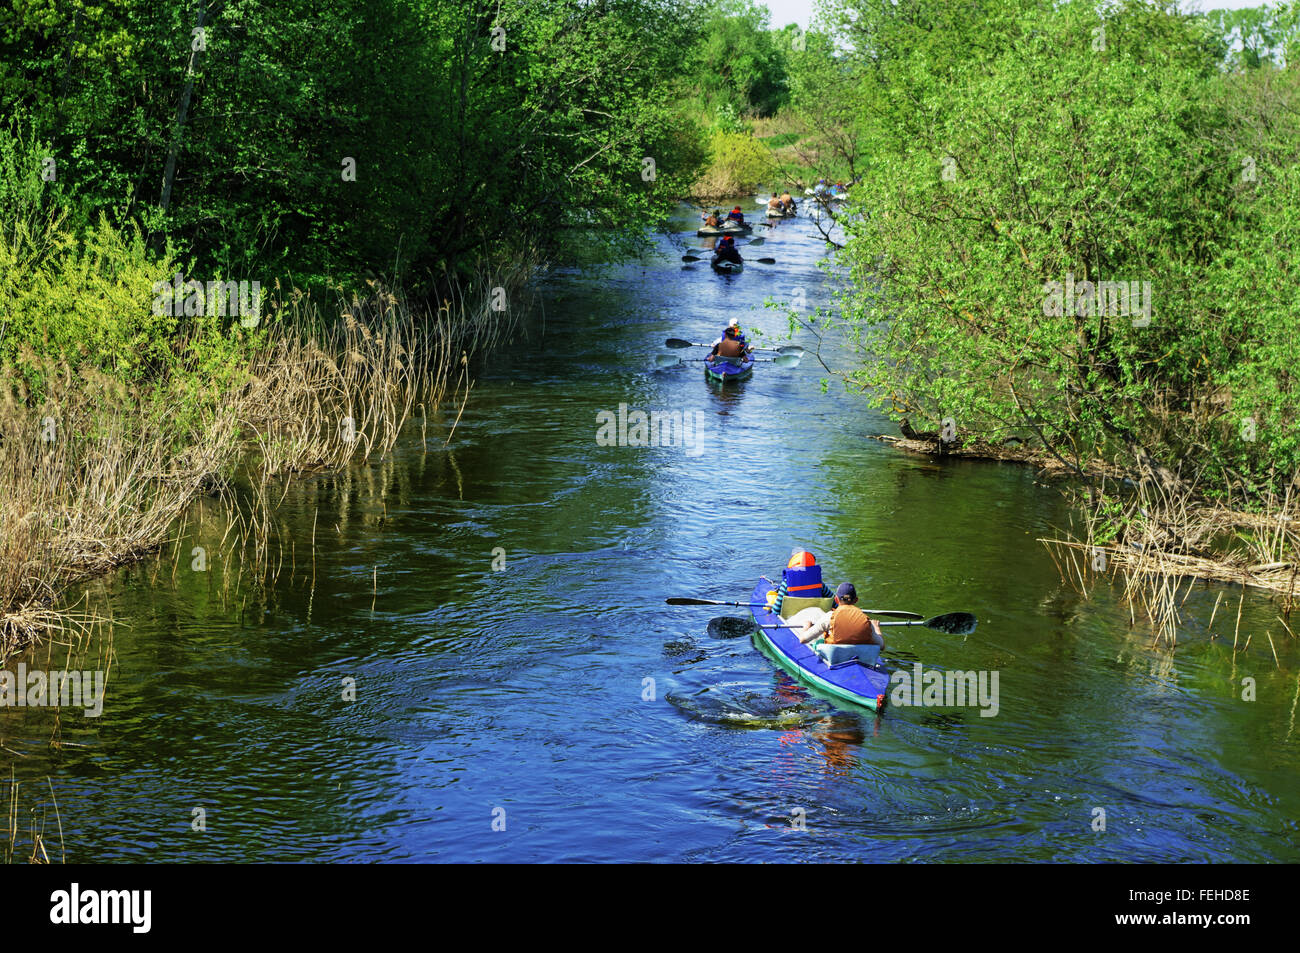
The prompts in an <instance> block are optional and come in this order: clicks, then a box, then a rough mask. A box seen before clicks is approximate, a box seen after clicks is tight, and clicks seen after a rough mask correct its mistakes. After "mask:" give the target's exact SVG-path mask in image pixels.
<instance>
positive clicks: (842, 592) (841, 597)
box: [799, 582, 885, 649]
mask: <svg viewBox="0 0 1300 953" xmlns="http://www.w3.org/2000/svg"><path fill="white" fill-rule="evenodd" d="M835 602H836V603H837V605H836V606H835V608H834V609H832V610H831V611H830V612H827V613H825V614H824V615H823V616H822V617H821V618H820V619H819V620H817V621H816V622H813V621H812V620H807V621H805V622H804V627H803V631H802V632H801V633H799V641H800V642H802V643H804V644H805V645H807V644H808V643H809V642H811V641H813V639H816V638H818V637H819V636H823V635H824V636H826V644H827V645H879V646H880V647H881V648H882V649H883V648H884V647H885V637H884V636H883V635H882V634H881V632H880V623H879V622H877V621H876V620H875V619H872V618H871V617H870V616H868V615H867V614H866V613H865V612H863V611H862V610H861V609H859V608H858V590H857V589H855V588H854V587H853V583H851V582H842V583H840V587H839V588H838V589H836V590H835Z"/></svg>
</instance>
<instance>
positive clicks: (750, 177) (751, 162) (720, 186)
mask: <svg viewBox="0 0 1300 953" xmlns="http://www.w3.org/2000/svg"><path fill="white" fill-rule="evenodd" d="M775 169H776V162H775V161H774V160H773V159H772V153H771V151H770V150H769V149H768V148H767V146H765V145H763V144H762V143H761V142H759V141H758V140H757V139H755V138H754V137H753V136H751V135H748V134H746V133H733V132H722V131H721V130H719V131H717V132H715V133H714V134H713V135H712V137H711V138H710V139H709V169H708V172H707V173H706V174H705V176H704V178H703V179H702V180H701V181H700V182H699V183H697V185H696V192H697V194H698V195H700V196H701V197H708V198H721V197H724V196H731V195H742V194H749V193H751V192H753V191H754V190H755V189H757V188H758V186H759V184H760V183H762V182H764V181H767V180H768V179H770V178H772V175H773V172H774V171H775Z"/></svg>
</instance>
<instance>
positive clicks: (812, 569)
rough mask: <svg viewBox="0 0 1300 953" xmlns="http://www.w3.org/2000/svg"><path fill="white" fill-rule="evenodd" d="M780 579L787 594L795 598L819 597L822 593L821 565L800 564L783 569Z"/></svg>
mask: <svg viewBox="0 0 1300 953" xmlns="http://www.w3.org/2000/svg"><path fill="white" fill-rule="evenodd" d="M781 580H782V581H783V582H784V583H785V591H786V594H787V595H790V596H793V597H794V598H796V599H820V598H821V595H822V567H821V566H800V567H798V568H795V569H783V570H782V571H781Z"/></svg>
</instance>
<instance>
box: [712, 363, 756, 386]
mask: <svg viewBox="0 0 1300 953" xmlns="http://www.w3.org/2000/svg"><path fill="white" fill-rule="evenodd" d="M736 360H740V359H739V358H737V359H736ZM753 374H754V359H753V358H752V357H749V358H746V359H745V360H744V361H743V362H741V363H739V364H735V363H732V362H731V361H729V360H727V359H726V358H719V359H718V360H716V361H710V360H708V359H705V361H704V376H705V377H706V378H708V379H709V380H711V381H714V382H716V383H719V384H725V383H727V382H728V381H744V380H749V378H750V377H752V376H753Z"/></svg>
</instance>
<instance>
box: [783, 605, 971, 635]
mask: <svg viewBox="0 0 1300 953" xmlns="http://www.w3.org/2000/svg"><path fill="white" fill-rule="evenodd" d="M863 611H864V612H867V615H871V613H870V612H869V611H867V610H863ZM880 614H881V615H883V614H884V613H880ZM880 625H882V626H886V625H920V626H924V627H925V628H927V629H934V630H935V631H936V632H946V633H947V634H948V635H970V633H972V632H974V631H975V616H973V615H971V614H970V613H969V612H949V613H948V614H947V615H937V616H935V617H934V618H933V619H926V620H925V621H924V622H881V623H880ZM759 628H760V629H788V628H790V626H789V625H760V626H759Z"/></svg>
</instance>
